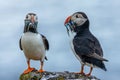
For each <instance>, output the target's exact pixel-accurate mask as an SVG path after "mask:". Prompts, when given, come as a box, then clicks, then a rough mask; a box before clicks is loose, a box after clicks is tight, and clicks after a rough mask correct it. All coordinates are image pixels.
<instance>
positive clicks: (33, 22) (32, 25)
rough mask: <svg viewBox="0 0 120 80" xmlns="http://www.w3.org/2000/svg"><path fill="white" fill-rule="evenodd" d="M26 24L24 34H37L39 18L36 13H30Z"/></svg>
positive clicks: (26, 18)
mask: <svg viewBox="0 0 120 80" xmlns="http://www.w3.org/2000/svg"><path fill="white" fill-rule="evenodd" d="M24 22H25V26H24V33H25V32H33V33H37V24H38V18H37V15H36V14H35V13H28V14H27V15H26V17H25V20H24Z"/></svg>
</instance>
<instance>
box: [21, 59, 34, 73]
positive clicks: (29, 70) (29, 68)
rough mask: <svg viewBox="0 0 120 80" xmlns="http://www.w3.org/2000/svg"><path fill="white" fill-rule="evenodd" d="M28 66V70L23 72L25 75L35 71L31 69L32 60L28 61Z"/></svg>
mask: <svg viewBox="0 0 120 80" xmlns="http://www.w3.org/2000/svg"><path fill="white" fill-rule="evenodd" d="M27 64H28V68H27V69H26V70H25V71H24V72H23V74H27V73H29V72H31V71H33V70H34V68H31V67H30V60H28V61H27Z"/></svg>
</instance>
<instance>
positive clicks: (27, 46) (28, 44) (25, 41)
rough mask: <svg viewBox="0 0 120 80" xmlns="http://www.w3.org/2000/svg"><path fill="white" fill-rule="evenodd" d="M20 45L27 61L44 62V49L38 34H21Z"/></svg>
mask: <svg viewBox="0 0 120 80" xmlns="http://www.w3.org/2000/svg"><path fill="white" fill-rule="evenodd" d="M21 44H22V48H23V51H24V53H25V56H26V58H27V59H33V60H42V61H43V60H44V58H45V47H44V43H43V40H42V37H41V35H40V34H36V33H31V32H27V33H25V34H23V36H22V39H21Z"/></svg>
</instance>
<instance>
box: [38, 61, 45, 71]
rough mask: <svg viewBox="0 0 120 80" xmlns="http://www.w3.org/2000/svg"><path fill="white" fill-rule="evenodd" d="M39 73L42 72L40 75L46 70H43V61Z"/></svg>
mask: <svg viewBox="0 0 120 80" xmlns="http://www.w3.org/2000/svg"><path fill="white" fill-rule="evenodd" d="M38 72H40V73H42V72H44V70H43V61H41V66H40V70H39V71H38Z"/></svg>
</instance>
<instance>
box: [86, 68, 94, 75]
mask: <svg viewBox="0 0 120 80" xmlns="http://www.w3.org/2000/svg"><path fill="white" fill-rule="evenodd" d="M92 70H93V67H90V72H89V73H88V74H86V76H90V75H91V73H92Z"/></svg>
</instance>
